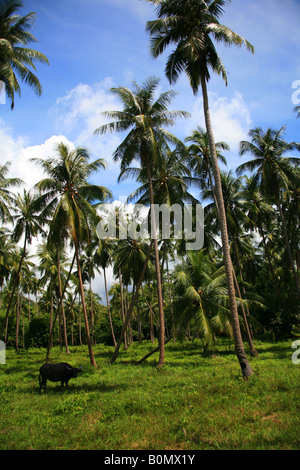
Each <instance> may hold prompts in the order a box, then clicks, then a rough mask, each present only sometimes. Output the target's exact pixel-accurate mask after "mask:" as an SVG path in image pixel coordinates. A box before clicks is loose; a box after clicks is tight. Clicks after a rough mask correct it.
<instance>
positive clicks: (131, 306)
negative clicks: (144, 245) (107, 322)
mask: <svg viewBox="0 0 300 470" xmlns="http://www.w3.org/2000/svg"><path fill="white" fill-rule="evenodd" d="M152 245H153V241H151V243H150V246H149V250H148V253H147V258H146V260H145V263H144V266H143V270H142V272H141V275H140V279H139V282H138V283H137V286H136V291H135V294H134V295H133V296H132V299H131V302H130V306H129V309H128V312H127V315H126V318H125V323H124V324H123V327H122V331H121V334H120V338H119V340H118V343H117V347H116V349H115V351H114V354H113V356H112V358H111V361H110V362H111V363H112V364H113V363H114V362H115V360H116V359H117V355H118V353H119V350H120V347H121V344H122V341H123V337H124V334H125V331H126V329H127V326H128V323H129V320H130V316H131V313H132V310H133V307H134V305H135V303H136V301H137V298H138V293H139V290H140V287H141V285H142V282H143V280H144V277H145V273H146V269H147V265H148V261H149V258H150V254H151V250H152Z"/></svg>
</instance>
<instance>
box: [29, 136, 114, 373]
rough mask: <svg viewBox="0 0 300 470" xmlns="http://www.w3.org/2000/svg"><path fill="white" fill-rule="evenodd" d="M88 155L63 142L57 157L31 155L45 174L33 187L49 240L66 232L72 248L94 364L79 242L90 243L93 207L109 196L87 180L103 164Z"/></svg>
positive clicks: (93, 214)
mask: <svg viewBox="0 0 300 470" xmlns="http://www.w3.org/2000/svg"><path fill="white" fill-rule="evenodd" d="M89 159H90V155H89V152H88V150H87V149H86V148H81V147H78V148H76V149H75V150H70V149H69V148H68V147H67V146H66V145H65V144H63V143H60V144H59V145H58V147H57V158H52V157H50V158H48V159H46V160H43V159H41V158H35V159H33V161H35V162H36V163H37V164H38V165H40V166H41V167H42V169H43V170H44V172H45V173H46V174H48V178H45V179H43V180H41V181H40V182H39V183H38V184H37V188H38V189H39V190H40V191H41V192H42V193H43V197H44V200H45V202H47V207H46V209H45V210H44V212H43V215H44V216H45V217H47V218H48V217H49V215H51V216H52V220H51V223H50V235H49V243H50V244H51V243H54V244H55V243H56V240H57V238H58V236H60V238H64V237H65V236H66V234H68V237H69V238H70V239H71V242H72V245H73V246H74V248H75V256H76V261H77V269H78V281H79V289H80V295H81V300H82V308H83V313H84V320H85V327H86V336H87V343H88V349H89V357H90V362H91V364H92V365H94V366H96V362H95V358H94V354H93V349H92V344H91V340H90V331H89V322H88V317H87V310H86V303H85V296H84V289H83V281H82V273H81V265H80V246H81V244H82V243H83V242H85V243H88V244H89V243H90V241H91V238H92V236H91V234H92V232H93V231H94V230H95V228H96V225H97V221H98V219H97V213H96V210H95V208H94V207H93V203H94V202H99V201H103V200H105V199H107V198H108V197H110V196H111V193H110V191H109V190H108V189H107V188H105V187H103V186H97V185H93V184H90V183H88V181H87V180H88V178H89V177H90V175H91V174H92V173H94V172H95V171H96V170H98V169H99V168H105V163H104V161H103V160H102V159H98V160H95V161H94V162H91V163H89Z"/></svg>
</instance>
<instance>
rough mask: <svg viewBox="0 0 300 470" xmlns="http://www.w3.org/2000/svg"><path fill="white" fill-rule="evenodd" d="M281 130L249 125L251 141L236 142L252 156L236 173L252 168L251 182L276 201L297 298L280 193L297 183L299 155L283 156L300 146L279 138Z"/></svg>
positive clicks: (295, 277)
mask: <svg viewBox="0 0 300 470" xmlns="http://www.w3.org/2000/svg"><path fill="white" fill-rule="evenodd" d="M284 132H285V127H282V128H281V129H279V130H274V129H267V130H266V131H263V129H261V128H260V127H257V128H255V129H251V130H250V132H249V136H250V137H251V142H248V141H242V142H241V143H240V154H241V156H243V155H247V154H250V155H253V156H254V159H253V160H250V161H248V162H246V163H243V164H242V165H240V166H239V167H238V169H237V173H238V174H241V173H243V172H244V171H247V170H250V171H252V172H255V176H254V178H253V184H259V186H260V188H261V190H262V192H263V194H264V195H265V196H266V197H268V198H269V200H271V202H272V201H274V203H275V204H276V206H277V209H278V212H279V215H280V219H281V223H282V231H283V236H284V241H285V246H286V250H287V254H288V257H289V263H290V268H291V269H292V273H293V277H294V281H295V286H296V289H297V293H298V297H299V299H300V281H299V278H298V275H297V271H296V268H295V262H294V260H293V255H292V251H291V246H290V241H289V237H288V231H287V226H286V220H285V215H284V211H283V202H282V196H281V193H282V191H283V190H285V191H289V190H290V189H291V184H292V182H293V181H294V182H296V181H297V180H298V181H297V182H298V184H299V177H297V174H296V173H295V171H294V166H293V165H299V164H300V158H297V157H291V156H286V154H287V153H288V152H290V151H292V150H300V144H299V143H297V142H286V141H285V140H284V138H283V137H284ZM298 187H299V186H298Z"/></svg>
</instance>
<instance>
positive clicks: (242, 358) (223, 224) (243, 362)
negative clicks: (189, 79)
mask: <svg viewBox="0 0 300 470" xmlns="http://www.w3.org/2000/svg"><path fill="white" fill-rule="evenodd" d="M201 87H202V95H203V106H204V117H205V123H206V131H207V135H208V139H209V147H210V153H211V161H212V167H213V174H214V180H215V191H216V199H217V203H218V210H219V222H220V229H221V238H222V249H223V261H224V266H225V271H226V280H227V288H228V295H229V303H230V314H231V325H232V330H233V337H234V342H235V350H236V354H237V358H238V361H239V363H240V366H241V370H242V374H243V377H249V376H250V375H252V374H253V371H252V369H251V367H250V365H249V363H248V359H247V357H246V353H245V349H244V345H243V340H242V335H241V330H240V324H239V317H238V310H237V303H236V297H235V288H234V279H233V273H232V261H231V256H230V247H229V239H228V229H227V220H226V212H225V206H224V199H223V192H222V183H221V175H220V169H219V165H218V160H217V152H216V146H215V141H214V136H213V130H212V124H211V118H210V111H209V102H208V94H207V87H206V79H205V77H204V75H203V74H201Z"/></svg>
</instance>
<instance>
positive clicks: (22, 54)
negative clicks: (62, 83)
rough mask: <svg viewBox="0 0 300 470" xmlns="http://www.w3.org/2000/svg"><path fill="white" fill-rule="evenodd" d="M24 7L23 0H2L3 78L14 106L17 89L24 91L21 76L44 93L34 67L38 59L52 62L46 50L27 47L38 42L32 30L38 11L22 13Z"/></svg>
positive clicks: (0, 64) (0, 61)
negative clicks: (18, 12) (19, 11)
mask: <svg viewBox="0 0 300 470" xmlns="http://www.w3.org/2000/svg"><path fill="white" fill-rule="evenodd" d="M22 7H23V2H21V1H18V0H2V1H1V4H0V81H2V82H3V83H4V84H5V90H6V94H7V97H8V99H9V100H10V102H11V109H13V108H14V104H15V99H14V97H15V93H18V94H19V95H21V87H20V83H19V80H18V77H19V79H21V80H22V81H23V82H24V83H26V84H27V85H29V86H30V87H31V88H32V89H33V90H34V92H35V93H36V94H37V95H38V96H40V95H41V93H42V87H41V84H40V82H39V80H38V78H37V77H36V75H35V74H34V73H33V72H32V70H31V69H33V70H34V72H35V71H36V67H35V62H41V63H44V64H49V62H48V59H47V57H46V56H45V55H44V54H42V53H41V52H38V51H36V50H33V49H30V48H28V47H27V46H28V44H31V43H34V42H37V39H36V38H35V37H34V36H33V34H32V33H30V31H29V30H30V29H31V27H32V25H33V23H34V20H35V17H36V14H35V13H34V12H31V13H28V14H27V15H26V16H20V15H18V14H17V11H18V10H19V9H20V8H22Z"/></svg>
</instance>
